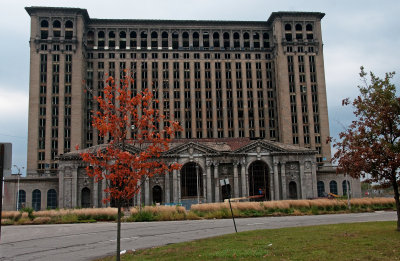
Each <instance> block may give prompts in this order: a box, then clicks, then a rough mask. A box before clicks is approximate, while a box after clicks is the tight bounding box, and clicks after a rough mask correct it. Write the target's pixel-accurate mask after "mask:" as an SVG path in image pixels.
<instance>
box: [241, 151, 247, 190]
mask: <svg viewBox="0 0 400 261" xmlns="http://www.w3.org/2000/svg"><path fill="white" fill-rule="evenodd" d="M240 164H241V171H240V177H241V180H242V197H246V196H247V195H248V194H247V189H246V184H247V181H246V159H245V158H243V159H242V162H241V163H240Z"/></svg>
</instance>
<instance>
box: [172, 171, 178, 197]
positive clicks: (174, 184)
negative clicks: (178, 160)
mask: <svg viewBox="0 0 400 261" xmlns="http://www.w3.org/2000/svg"><path fill="white" fill-rule="evenodd" d="M172 187H173V196H174V203H175V204H176V203H178V171H177V170H176V169H174V170H173V171H172Z"/></svg>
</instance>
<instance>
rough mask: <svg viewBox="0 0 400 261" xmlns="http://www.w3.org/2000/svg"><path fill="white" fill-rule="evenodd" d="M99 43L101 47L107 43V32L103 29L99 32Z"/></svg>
mask: <svg viewBox="0 0 400 261" xmlns="http://www.w3.org/2000/svg"><path fill="white" fill-rule="evenodd" d="M97 45H98V46H99V47H104V45H105V33H104V32H103V31H99V32H98V33H97Z"/></svg>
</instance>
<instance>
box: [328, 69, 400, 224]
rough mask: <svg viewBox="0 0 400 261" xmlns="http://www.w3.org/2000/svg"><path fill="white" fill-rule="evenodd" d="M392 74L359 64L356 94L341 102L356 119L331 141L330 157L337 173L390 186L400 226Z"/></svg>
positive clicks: (398, 136)
mask: <svg viewBox="0 0 400 261" xmlns="http://www.w3.org/2000/svg"><path fill="white" fill-rule="evenodd" d="M394 75H395V73H394V72H389V73H386V74H385V77H384V78H383V79H381V78H379V77H377V76H376V75H375V74H374V73H372V72H370V73H366V72H365V70H364V68H363V67H361V72H360V77H361V81H362V84H361V85H360V86H358V88H359V91H360V94H359V96H358V97H356V98H355V99H354V100H353V101H350V99H349V98H347V99H344V100H343V103H342V105H343V106H352V107H353V108H354V111H353V113H354V116H355V120H353V121H352V123H351V124H350V126H349V127H348V128H347V129H346V130H345V131H343V132H341V133H340V134H339V139H340V140H339V141H335V142H334V145H333V147H334V148H335V149H336V150H337V151H336V152H335V154H334V157H333V160H335V161H337V162H338V172H340V173H347V174H349V175H351V176H352V177H354V178H360V177H362V178H364V179H365V180H366V181H367V182H374V183H380V184H381V185H382V186H385V187H388V186H392V187H393V190H394V194H395V199H396V206H397V210H398V230H400V204H399V192H398V184H399V183H400V180H399V168H400V97H398V96H397V94H396V86H395V85H394V84H393V83H392V82H391V80H392V79H393V76H394Z"/></svg>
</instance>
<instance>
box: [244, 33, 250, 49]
mask: <svg viewBox="0 0 400 261" xmlns="http://www.w3.org/2000/svg"><path fill="white" fill-rule="evenodd" d="M243 41H244V48H250V35H249V33H244V34H243Z"/></svg>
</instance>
